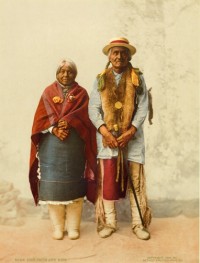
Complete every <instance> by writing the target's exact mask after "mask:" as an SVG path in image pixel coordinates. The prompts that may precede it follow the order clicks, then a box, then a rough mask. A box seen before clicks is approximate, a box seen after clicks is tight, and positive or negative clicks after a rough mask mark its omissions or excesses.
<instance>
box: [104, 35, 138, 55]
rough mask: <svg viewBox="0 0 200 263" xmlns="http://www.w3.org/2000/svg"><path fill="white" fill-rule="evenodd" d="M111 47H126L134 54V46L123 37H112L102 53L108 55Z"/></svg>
mask: <svg viewBox="0 0 200 263" xmlns="http://www.w3.org/2000/svg"><path fill="white" fill-rule="evenodd" d="M112 47H126V48H128V49H129V50H130V52H131V55H134V54H135V52H136V48H135V47H134V46H132V45H130V44H129V41H128V39H126V38H124V37H118V38H113V39H112V40H111V41H110V43H109V44H108V45H106V46H105V47H104V48H103V50H102V51H103V53H104V54H105V55H108V52H109V49H110V48H112Z"/></svg>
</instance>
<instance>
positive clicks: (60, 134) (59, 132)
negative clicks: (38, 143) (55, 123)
mask: <svg viewBox="0 0 200 263" xmlns="http://www.w3.org/2000/svg"><path fill="white" fill-rule="evenodd" d="M52 134H54V135H55V136H56V137H57V138H58V139H60V140H61V141H64V140H65V139H66V138H67V137H68V136H69V130H66V129H61V128H58V127H54V128H53V129H52Z"/></svg>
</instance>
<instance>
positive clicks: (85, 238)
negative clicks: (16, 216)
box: [0, 216, 199, 263]
mask: <svg viewBox="0 0 200 263" xmlns="http://www.w3.org/2000/svg"><path fill="white" fill-rule="evenodd" d="M198 225H199V218H197V217H195V218H187V217H184V216H178V217H174V218H153V220H152V224H151V226H150V228H149V230H150V232H151V239H150V240H148V241H142V240H139V239H137V238H136V236H135V235H134V234H132V232H131V230H130V223H128V222H119V223H118V227H119V229H118V231H117V232H116V233H114V234H113V235H112V236H111V237H109V238H106V239H102V238H100V237H99V236H98V234H97V233H96V224H95V223H94V222H87V221H83V222H82V224H81V237H80V239H78V240H69V239H68V238H67V235H66V236H65V237H64V239H63V240H59V241H58V240H53V239H52V238H51V224H50V221H49V219H41V218H37V217H26V218H25V224H24V225H22V226H4V225H1V226H0V262H3V263H4V262H5V263H7V262H18V263H19V262H67V263H140V262H159V263H160V262H162V263H163V262H168V263H172V262H173V263H174V262H182V263H197V262H199V255H198V254H199V244H198V237H199V229H198Z"/></svg>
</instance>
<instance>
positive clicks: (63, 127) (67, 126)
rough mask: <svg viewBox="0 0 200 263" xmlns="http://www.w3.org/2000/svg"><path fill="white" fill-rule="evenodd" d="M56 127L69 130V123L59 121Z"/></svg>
mask: <svg viewBox="0 0 200 263" xmlns="http://www.w3.org/2000/svg"><path fill="white" fill-rule="evenodd" d="M57 126H58V128H61V129H69V123H68V122H67V121H65V120H59V121H58V125H57Z"/></svg>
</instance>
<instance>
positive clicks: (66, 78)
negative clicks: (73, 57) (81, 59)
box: [56, 65, 76, 86]
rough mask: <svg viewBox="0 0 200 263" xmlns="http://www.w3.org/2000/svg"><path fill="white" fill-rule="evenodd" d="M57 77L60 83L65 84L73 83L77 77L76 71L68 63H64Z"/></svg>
mask: <svg viewBox="0 0 200 263" xmlns="http://www.w3.org/2000/svg"><path fill="white" fill-rule="evenodd" d="M56 78H57V80H58V82H59V83H60V84H62V85H63V86H69V85H71V84H72V83H73V82H74V81H75V78H76V73H75V72H74V71H73V70H72V68H71V67H69V66H68V65H64V66H63V67H62V68H61V69H60V71H59V73H57V75H56Z"/></svg>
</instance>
